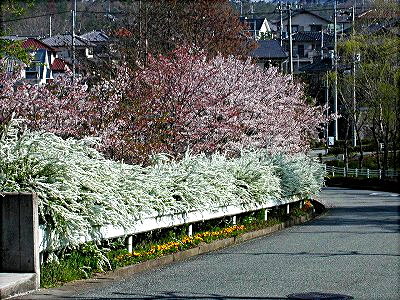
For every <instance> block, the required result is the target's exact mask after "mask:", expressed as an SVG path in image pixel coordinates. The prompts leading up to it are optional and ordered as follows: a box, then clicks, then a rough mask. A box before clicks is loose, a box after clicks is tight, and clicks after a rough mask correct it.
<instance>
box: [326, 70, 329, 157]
mask: <svg viewBox="0 0 400 300" xmlns="http://www.w3.org/2000/svg"><path fill="white" fill-rule="evenodd" d="M325 75H326V81H325V105H326V120H328V118H329V77H328V71H326V74H325ZM325 137H326V149H327V153H328V148H329V122H326V128H325Z"/></svg>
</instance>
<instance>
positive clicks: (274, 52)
mask: <svg viewBox="0 0 400 300" xmlns="http://www.w3.org/2000/svg"><path fill="white" fill-rule="evenodd" d="M250 56H251V57H254V58H275V59H285V58H287V54H286V53H285V51H283V49H282V47H281V44H280V42H279V41H276V40H260V41H258V48H256V49H254V50H253V51H251V52H250Z"/></svg>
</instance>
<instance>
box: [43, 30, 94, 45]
mask: <svg viewBox="0 0 400 300" xmlns="http://www.w3.org/2000/svg"><path fill="white" fill-rule="evenodd" d="M42 42H43V43H45V44H47V45H49V46H51V47H55V48H57V47H65V46H68V47H69V46H72V36H71V34H69V33H64V34H57V35H54V36H52V37H48V38H45V39H43V40H42ZM75 46H77V47H94V46H95V45H94V44H92V43H91V42H89V41H87V40H85V39H83V38H81V37H79V36H75Z"/></svg>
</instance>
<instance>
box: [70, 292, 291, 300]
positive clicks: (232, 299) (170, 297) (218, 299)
mask: <svg viewBox="0 0 400 300" xmlns="http://www.w3.org/2000/svg"><path fill="white" fill-rule="evenodd" d="M113 295H114V296H112V297H110V296H108V297H104V298H103V297H81V298H80V297H71V298H73V299H81V300H105V299H125V300H127V299H142V300H174V299H176V300H182V299H215V300H246V299H248V300H287V299H289V298H287V297H285V298H282V297H269V296H267V297H254V296H225V295H219V294H198V293H193V294H192V293H190V294H184V293H181V292H160V293H158V294H157V295H148V294H136V293H135V294H133V293H121V292H114V293H113ZM66 299H68V297H67V298H66Z"/></svg>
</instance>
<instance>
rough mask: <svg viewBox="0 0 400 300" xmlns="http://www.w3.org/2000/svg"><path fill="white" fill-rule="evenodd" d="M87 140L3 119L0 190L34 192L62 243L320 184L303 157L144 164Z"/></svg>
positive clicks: (305, 192) (315, 168)
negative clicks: (100, 229) (108, 227)
mask: <svg viewBox="0 0 400 300" xmlns="http://www.w3.org/2000/svg"><path fill="white" fill-rule="evenodd" d="M94 143H96V140H95V139H82V140H76V139H66V140H65V139H62V138H60V137H58V136H56V135H54V134H52V133H48V132H29V131H21V126H20V125H19V124H18V121H15V120H13V121H11V122H10V123H9V124H8V125H7V126H6V127H4V128H3V129H2V130H1V136H0V191H1V192H22V191H23V192H35V193H37V195H38V199H39V214H40V222H41V224H42V225H44V226H45V227H47V228H48V229H51V230H52V231H54V232H56V233H57V234H58V235H59V236H63V237H64V238H65V239H66V240H67V241H68V237H70V236H72V234H73V233H76V232H82V233H87V232H90V231H91V230H92V229H93V228H96V227H97V226H101V225H105V224H113V225H119V226H123V227H128V226H129V225H131V224H132V222H134V221H135V220H140V219H141V218H143V217H144V216H146V215H154V214H159V215H163V214H168V213H174V212H187V211H190V210H204V209H212V208H213V207H214V208H215V207H218V206H226V205H246V204H251V203H263V202H266V201H267V200H268V199H271V198H274V199H279V198H281V197H288V196H291V195H301V196H309V195H311V194H315V193H317V192H318V191H319V189H320V188H321V185H322V182H323V172H322V168H321V166H320V165H319V164H318V163H315V162H314V161H312V160H311V159H309V158H308V157H306V156H297V157H287V156H283V155H282V156H274V157H271V156H268V155H267V154H266V152H263V151H254V152H243V153H242V155H241V156H240V157H238V158H234V159H228V158H227V157H226V156H224V155H221V154H214V155H211V156H206V155H204V154H200V155H191V154H190V153H187V154H186V155H185V156H184V157H183V158H182V159H181V160H179V161H175V160H172V159H169V158H168V157H167V156H165V155H158V156H156V157H155V158H154V163H153V165H152V166H150V167H142V166H139V165H128V164H124V163H122V162H115V161H112V160H108V159H106V158H104V157H103V156H102V154H100V153H99V152H98V151H96V150H95V149H94V148H93V147H92V146H93V144H94Z"/></svg>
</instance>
